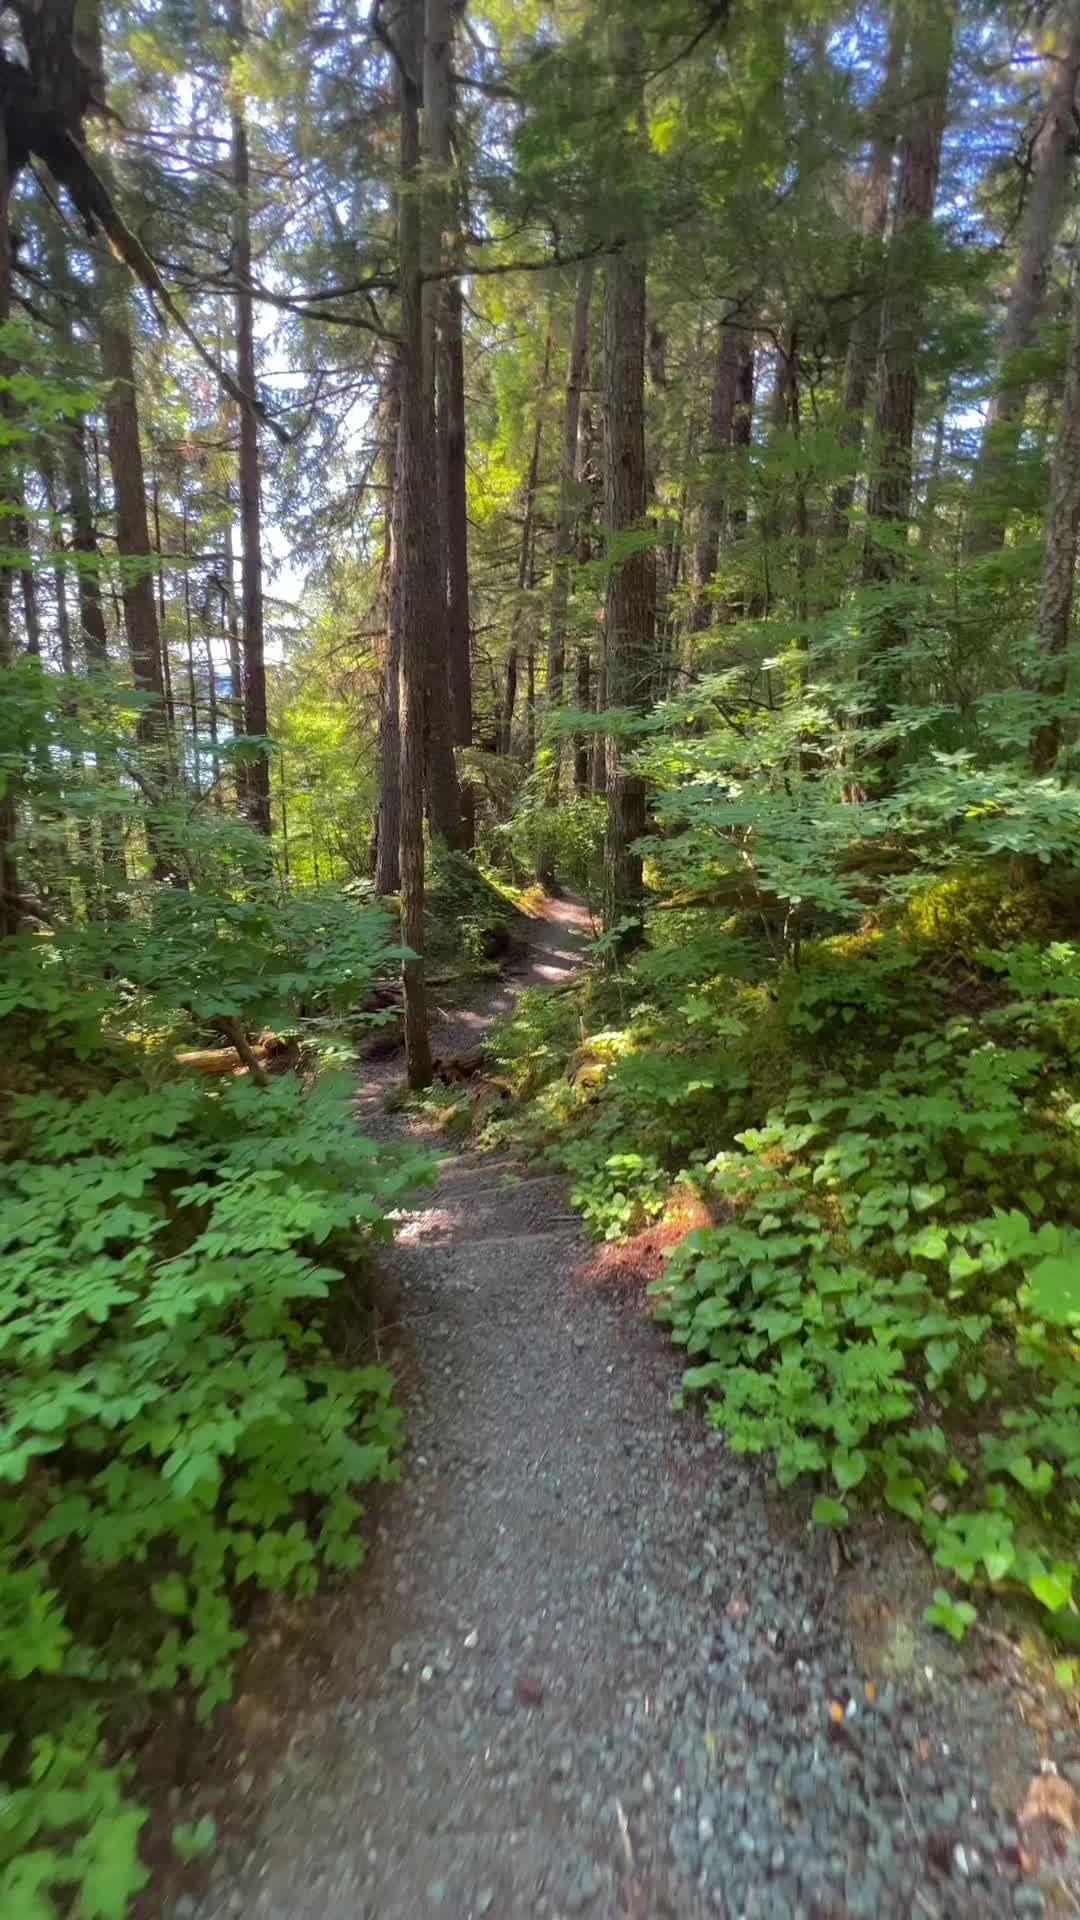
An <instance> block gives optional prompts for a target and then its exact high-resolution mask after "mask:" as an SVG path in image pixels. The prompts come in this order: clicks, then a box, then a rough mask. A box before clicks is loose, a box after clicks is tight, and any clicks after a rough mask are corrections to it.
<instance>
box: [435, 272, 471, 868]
mask: <svg viewBox="0 0 1080 1920" xmlns="http://www.w3.org/2000/svg"><path fill="white" fill-rule="evenodd" d="M462 307H463V303H462V298H461V285H460V282H459V281H457V280H448V281H447V283H446V293H445V300H444V309H443V311H444V337H443V359H444V364H445V368H446V451H445V459H444V473H445V489H446V611H447V622H448V630H447V638H448V646H449V658H450V709H451V718H452V722H453V740H454V745H455V746H457V747H471V746H472V739H473V712H472V627H471V621H470V617H469V516H468V508H467V497H466V496H467V486H466V482H467V469H466V428H465V343H464V337H463V329H462ZM460 797H461V837H462V844H463V845H464V846H465V847H471V846H472V844H473V841H474V838H475V830H476V822H475V805H474V800H475V795H474V791H473V787H472V785H471V783H470V782H468V781H466V782H464V783H463V784H462V785H461V788H460Z"/></svg>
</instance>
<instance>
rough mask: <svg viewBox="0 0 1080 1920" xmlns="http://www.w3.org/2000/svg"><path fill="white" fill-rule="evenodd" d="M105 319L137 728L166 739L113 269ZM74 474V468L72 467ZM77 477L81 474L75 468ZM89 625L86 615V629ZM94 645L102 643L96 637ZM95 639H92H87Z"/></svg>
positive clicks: (153, 741)
mask: <svg viewBox="0 0 1080 1920" xmlns="http://www.w3.org/2000/svg"><path fill="white" fill-rule="evenodd" d="M107 273H108V278H107V281H106V287H105V292H106V300H105V305H104V308H103V310H102V318H101V360H102V368H103V371H104V374H105V377H106V379H107V380H108V381H109V391H108V396H107V399H106V402H105V418H106V425H107V428H108V442H109V469H110V472H111V474H112V483H113V496H114V500H115V506H116V546H117V552H118V554H119V556H120V565H121V579H120V588H121V596H122V600H123V608H124V631H125V633H126V635H127V647H128V657H129V659H130V662H131V677H132V679H133V680H134V682H135V687H136V690H137V691H138V692H139V693H142V694H145V695H146V696H147V704H146V705H145V706H144V707H143V708H142V709H141V711H140V713H139V718H138V723H137V732H138V738H139V740H140V741H141V743H142V744H143V745H144V746H147V747H155V746H156V747H159V748H160V746H161V743H162V739H163V735H164V719H165V710H164V699H163V687H162V676H161V637H160V633H159V630H158V616H157V603H156V601H155V599H154V573H153V568H154V561H153V550H152V548H151V545H150V530H149V526H148V523H147V518H146V475H145V472H144V468H143V456H142V444H141V441H140V439H139V412H138V400H137V397H136V388H135V356H134V353H133V351H132V344H131V324H130V309H129V304H128V303H129V295H128V291H127V286H126V284H125V282H124V281H123V279H122V278H121V277H120V276H119V275H118V274H117V273H115V272H114V271H113V270H111V269H108V270H107ZM72 473H73V470H72ZM73 477H74V475H73ZM86 632H88V629H87V626H86V622H85V616H84V633H86ZM94 644H95V645H96V644H97V643H96V637H95V641H94ZM88 645H89V642H88Z"/></svg>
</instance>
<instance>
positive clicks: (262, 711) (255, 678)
mask: <svg viewBox="0 0 1080 1920" xmlns="http://www.w3.org/2000/svg"><path fill="white" fill-rule="evenodd" d="M229 33H230V38H231V40H232V52H233V57H234V59H235V58H236V57H237V56H238V55H239V54H240V53H241V52H242V50H243V47H244V42H245V38H246V30H245V26H244V8H243V0H230V5H229ZM230 92H231V96H232V99H231V106H230V117H231V132H232V180H233V277H234V279H235V282H236V294H235V301H234V311H235V317H236V384H237V386H238V388H239V389H240V393H241V395H242V399H241V401H240V404H239V408H238V411H239V416H240V423H239V424H240V640H241V646H242V648H243V655H244V732H245V734H247V735H248V736H249V737H251V738H254V739H265V737H266V731H267V714H266V640H265V632H264V620H263V562H262V503H261V499H260V491H259V420H258V413H257V411H256V399H257V395H256V387H255V317H254V303H253V298H252V292H251V156H250V153H249V150H248V134H247V123H246V121H245V118H244V112H243V106H242V102H241V95H240V92H239V88H238V86H237V84H236V83H235V81H234V82H233V83H232V85H231V87H230ZM242 785H243V791H244V796H245V799H246V802H247V813H248V818H249V820H250V821H251V824H252V826H253V827H255V828H257V830H258V831H259V832H260V833H265V834H268V833H269V832H270V827H271V819H270V758H269V754H268V753H267V752H266V751H265V749H264V750H263V751H262V752H260V753H259V755H258V757H257V758H256V759H254V760H252V761H249V762H248V764H247V766H246V768H245V771H244V778H243V782H242Z"/></svg>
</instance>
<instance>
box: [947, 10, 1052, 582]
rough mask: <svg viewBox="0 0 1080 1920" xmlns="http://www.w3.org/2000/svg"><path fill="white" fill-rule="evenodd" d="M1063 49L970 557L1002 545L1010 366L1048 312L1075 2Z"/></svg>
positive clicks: (1042, 140) (976, 490) (969, 533)
mask: <svg viewBox="0 0 1080 1920" xmlns="http://www.w3.org/2000/svg"><path fill="white" fill-rule="evenodd" d="M1061 24H1062V36H1061V44H1060V46H1059V47H1056V48H1055V51H1054V57H1053V59H1052V62H1051V71H1052V79H1051V84H1050V88H1049V93H1048V97H1047V100H1046V102H1045V106H1044V110H1043V118H1042V123H1041V125H1040V127H1039V130H1038V132H1037V134H1036V136H1035V140H1034V143H1033V145H1032V150H1031V186H1030V190H1029V192H1028V197H1027V204H1026V206H1025V208H1024V217H1023V225H1022V227H1021V231H1020V251H1019V255H1018V258H1017V262H1016V274H1015V277H1014V279H1013V284H1012V290H1011V292H1010V294H1009V304H1008V308H1007V310H1006V314H1005V325H1004V327H1003V329H1002V335H1001V349H1000V354H999V359H998V377H997V385H996V387H995V391H994V393H993V396H992V398H991V400H990V405H989V408H988V409H987V415H986V425H985V427H984V429H983V435H982V440H981V442H980V445H979V455H978V459H977V460H976V463H975V471H974V474H973V475H972V483H971V494H970V497H969V502H968V506H969V513H968V522H967V526H966V528H965V532H964V551H965V553H967V554H980V553H994V552H996V550H997V549H998V548H999V547H1000V546H1001V545H1002V544H1003V542H1004V539H1005V524H1006V519H1007V516H1008V506H1009V500H1008V477H1009V471H1010V468H1011V465H1012V461H1013V457H1014V456H1015V453H1016V446H1017V442H1018V440H1019V436H1020V430H1021V427H1022V424H1023V415H1024V403H1025V401H1026V399H1027V382H1026V380H1024V379H1023V378H1022V377H1021V378H1017V376H1016V373H1015V370H1014V369H1013V361H1014V359H1015V356H1016V355H1017V354H1018V353H1022V352H1023V351H1024V349H1025V348H1026V347H1030V346H1032V345H1033V344H1034V341H1035V337H1036V334H1037V332H1038V326H1039V321H1040V319H1041V317H1042V313H1043V309H1044V307H1045V305H1046V287H1047V281H1048V279H1049V275H1050V262H1051V259H1052V257H1053V252H1054V242H1055V240H1056V238H1057V233H1058V229H1059V227H1060V225H1061V218H1062V214H1063V212H1064V208H1065V200H1066V187H1067V184H1068V177H1069V167H1070V162H1071V158H1072V153H1073V148H1074V143H1075V139H1076V83H1077V78H1078V76H1080V0H1068V5H1067V6H1066V8H1065V10H1064V15H1063V19H1062V23H1061Z"/></svg>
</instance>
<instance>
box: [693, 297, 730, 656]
mask: <svg viewBox="0 0 1080 1920" xmlns="http://www.w3.org/2000/svg"><path fill="white" fill-rule="evenodd" d="M739 313H740V308H739V306H738V305H736V306H735V307H733V308H732V309H731V311H730V312H729V313H727V314H725V316H724V318H723V320H722V321H721V322H720V327H719V330H718V332H717V336H716V351H715V353H714V355H713V376H712V388H711V391H710V394H709V424H708V433H707V438H706V444H705V448H704V452H705V456H706V459H707V460H708V462H709V471H708V473H707V475H706V482H705V492H704V495H703V497H702V501H701V511H700V517H699V520H698V535H697V541H696V543H695V546H694V602H693V607H692V609H691V614H690V630H691V632H692V633H703V632H704V630H705V628H706V627H707V626H709V624H710V620H711V604H710V601H709V594H708V589H709V587H710V586H711V585H712V582H713V578H714V576H715V574H716V567H717V562H718V560H719V558H720V535H721V531H722V529H723V524H724V512H725V508H726V506H727V489H728V482H729V478H730V473H729V468H728V464H727V458H728V455H729V450H730V447H731V440H732V434H733V432H734V427H735V408H736V404H737V401H738V392H739V346H740V329H739V327H738V324H737V320H738V316H739Z"/></svg>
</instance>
